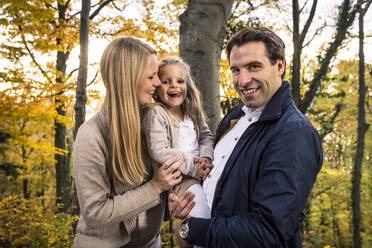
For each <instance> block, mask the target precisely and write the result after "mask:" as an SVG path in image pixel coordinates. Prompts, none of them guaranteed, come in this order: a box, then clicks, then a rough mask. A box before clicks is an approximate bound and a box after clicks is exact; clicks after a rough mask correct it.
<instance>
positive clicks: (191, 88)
mask: <svg viewBox="0 0 372 248" xmlns="http://www.w3.org/2000/svg"><path fill="white" fill-rule="evenodd" d="M167 65H177V66H179V67H180V68H181V70H182V72H183V76H184V80H185V83H186V88H187V94H186V99H185V100H184V101H183V102H182V104H181V109H182V111H183V113H184V114H185V115H188V116H189V117H190V118H191V120H192V122H193V123H194V126H195V129H196V133H197V134H198V136H199V131H200V126H201V125H203V123H204V122H205V116H204V113H203V108H202V105H201V100H200V93H199V90H198V88H196V86H195V83H194V80H193V79H192V76H191V71H190V67H189V65H188V64H186V63H185V62H184V61H183V60H182V59H181V58H179V57H177V56H169V57H166V58H164V59H163V60H162V61H160V63H159V72H158V73H159V77H160V74H161V69H162V68H164V67H165V66H167ZM155 100H156V101H157V102H160V103H162V102H161V100H160V98H159V97H155ZM162 104H164V103H162ZM164 109H166V108H164Z"/></svg>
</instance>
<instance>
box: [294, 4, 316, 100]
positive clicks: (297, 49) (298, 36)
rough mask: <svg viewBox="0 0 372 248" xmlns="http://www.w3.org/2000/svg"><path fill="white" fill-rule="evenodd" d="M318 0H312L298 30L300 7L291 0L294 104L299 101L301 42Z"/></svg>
mask: <svg viewBox="0 0 372 248" xmlns="http://www.w3.org/2000/svg"><path fill="white" fill-rule="evenodd" d="M317 4H318V0H313V5H312V7H311V11H310V14H309V17H308V19H307V21H306V23H305V25H304V28H303V30H302V31H301V32H300V14H301V13H300V9H299V5H298V0H292V17H293V61H292V82H291V83H292V84H291V86H292V97H293V101H294V102H295V104H296V105H298V104H299V103H300V101H301V93H300V87H301V53H302V48H303V43H304V40H305V37H306V35H307V32H308V30H309V27H310V25H311V23H312V21H313V19H314V15H315V11H316V7H317Z"/></svg>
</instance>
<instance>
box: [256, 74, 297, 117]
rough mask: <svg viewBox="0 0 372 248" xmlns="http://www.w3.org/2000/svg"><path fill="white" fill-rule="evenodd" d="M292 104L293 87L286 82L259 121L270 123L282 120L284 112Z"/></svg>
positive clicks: (268, 104) (273, 97)
mask: <svg viewBox="0 0 372 248" xmlns="http://www.w3.org/2000/svg"><path fill="white" fill-rule="evenodd" d="M291 102H292V98H291V87H290V85H289V82H288V81H284V82H283V83H282V86H280V88H279V89H278V90H277V91H276V92H275V94H274V95H273V96H272V97H271V99H270V100H269V102H268V103H267V105H266V107H265V109H264V110H263V112H262V114H261V116H260V118H259V119H258V121H270V120H275V119H278V118H280V116H281V115H282V111H283V110H284V109H285V108H286V107H287V106H288V105H289V104H290V103H291Z"/></svg>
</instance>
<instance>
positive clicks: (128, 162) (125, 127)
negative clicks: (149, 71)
mask: <svg viewBox="0 0 372 248" xmlns="http://www.w3.org/2000/svg"><path fill="white" fill-rule="evenodd" d="M151 54H156V51H155V50H154V49H153V48H152V47H151V46H149V45H147V44H146V43H144V42H142V41H140V40H138V39H136V38H133V37H118V38H115V39H114V40H113V41H112V42H111V43H110V44H109V45H108V46H107V47H106V49H105V50H104V52H103V55H102V57H101V62H100V72H101V76H102V80H103V82H104V85H105V87H106V96H105V107H106V109H107V119H108V123H109V128H110V136H111V145H112V149H111V150H112V151H111V158H112V159H111V161H110V162H111V166H112V169H113V170H112V171H113V176H114V177H116V178H117V179H119V180H120V181H125V182H127V183H129V184H131V185H135V184H139V183H141V182H142V180H143V177H144V176H145V175H146V174H148V172H147V170H146V167H145V165H144V163H143V161H142V152H141V123H140V122H141V117H140V106H139V103H138V99H137V95H136V91H137V86H138V84H139V82H140V81H141V79H142V78H143V77H144V70H145V67H146V64H147V58H148V57H149V55H151Z"/></svg>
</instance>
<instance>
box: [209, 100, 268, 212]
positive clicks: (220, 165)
mask: <svg viewBox="0 0 372 248" xmlns="http://www.w3.org/2000/svg"><path fill="white" fill-rule="evenodd" d="M264 108H265V106H262V107H260V108H258V109H256V110H252V109H250V108H247V107H246V106H243V107H242V110H243V112H244V113H245V115H243V116H242V117H241V118H240V119H239V120H238V122H237V123H236V124H235V126H234V127H233V128H232V129H231V130H230V131H229V132H228V133H226V134H225V135H224V136H223V137H222V138H221V140H220V141H219V142H218V143H217V145H216V147H215V148H214V159H213V165H214V167H213V169H212V170H211V172H210V173H209V175H208V177H207V179H206V180H205V181H204V182H203V190H204V193H205V196H206V198H207V204H208V207H209V209H212V203H213V198H214V193H215V190H216V185H217V182H218V180H219V178H220V176H221V175H222V172H223V170H224V168H225V165H226V162H227V160H228V159H229V157H230V155H231V153H232V151H233V150H234V148H235V146H236V144H237V143H238V141H239V139H240V137H241V136H242V134H243V133H244V131H245V130H246V129H247V128H248V127H249V126H250V125H251V124H252V123H254V122H256V121H257V120H258V118H259V117H260V116H261V114H262V111H263V109H264Z"/></svg>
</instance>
